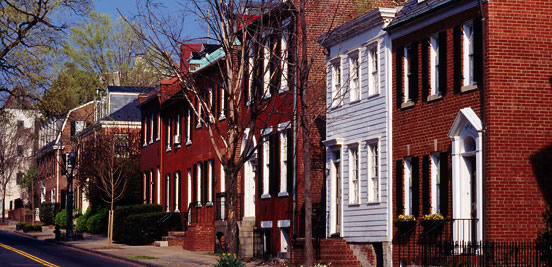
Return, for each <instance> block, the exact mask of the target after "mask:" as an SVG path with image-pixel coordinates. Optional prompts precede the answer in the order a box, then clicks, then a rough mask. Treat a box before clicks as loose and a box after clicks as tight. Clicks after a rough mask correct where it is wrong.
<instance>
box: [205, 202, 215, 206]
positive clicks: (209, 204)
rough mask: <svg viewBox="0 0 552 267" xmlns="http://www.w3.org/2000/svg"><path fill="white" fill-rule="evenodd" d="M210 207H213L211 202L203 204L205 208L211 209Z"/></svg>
mask: <svg viewBox="0 0 552 267" xmlns="http://www.w3.org/2000/svg"><path fill="white" fill-rule="evenodd" d="M212 206H213V202H211V201H209V202H207V203H205V207H212Z"/></svg>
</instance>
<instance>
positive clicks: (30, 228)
mask: <svg viewBox="0 0 552 267" xmlns="http://www.w3.org/2000/svg"><path fill="white" fill-rule="evenodd" d="M16 229H17V230H23V232H25V233H26V232H42V226H41V225H39V224H32V223H28V222H20V223H17V225H16Z"/></svg>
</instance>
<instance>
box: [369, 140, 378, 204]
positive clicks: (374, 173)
mask: <svg viewBox="0 0 552 267" xmlns="http://www.w3.org/2000/svg"><path fill="white" fill-rule="evenodd" d="M378 158H379V155H378V142H374V143H369V144H368V202H378V201H379V172H378V171H379V168H378V164H379V162H378Z"/></svg>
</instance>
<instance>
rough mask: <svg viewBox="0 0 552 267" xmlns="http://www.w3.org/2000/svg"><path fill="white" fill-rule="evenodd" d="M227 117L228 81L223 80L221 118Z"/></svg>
mask: <svg viewBox="0 0 552 267" xmlns="http://www.w3.org/2000/svg"><path fill="white" fill-rule="evenodd" d="M225 118H226V82H222V85H221V87H220V114H219V120H224V119H225Z"/></svg>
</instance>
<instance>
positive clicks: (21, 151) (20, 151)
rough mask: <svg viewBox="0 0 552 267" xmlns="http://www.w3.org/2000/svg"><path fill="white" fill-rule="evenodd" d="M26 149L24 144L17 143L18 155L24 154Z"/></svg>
mask: <svg viewBox="0 0 552 267" xmlns="http://www.w3.org/2000/svg"><path fill="white" fill-rule="evenodd" d="M24 152H25V150H24V149H23V146H22V145H17V155H18V156H23V154H24Z"/></svg>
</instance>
